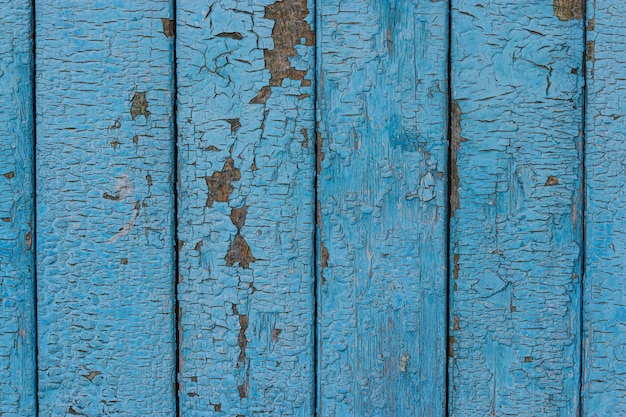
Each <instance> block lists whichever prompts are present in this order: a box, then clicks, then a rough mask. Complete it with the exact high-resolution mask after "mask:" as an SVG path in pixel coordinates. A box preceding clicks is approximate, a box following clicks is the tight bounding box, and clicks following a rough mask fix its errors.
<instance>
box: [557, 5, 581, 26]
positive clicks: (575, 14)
mask: <svg viewBox="0 0 626 417" xmlns="http://www.w3.org/2000/svg"><path fill="white" fill-rule="evenodd" d="M583 11H584V2H583V0H554V15H555V16H556V17H558V18H559V20H563V21H568V20H580V19H582V18H583Z"/></svg>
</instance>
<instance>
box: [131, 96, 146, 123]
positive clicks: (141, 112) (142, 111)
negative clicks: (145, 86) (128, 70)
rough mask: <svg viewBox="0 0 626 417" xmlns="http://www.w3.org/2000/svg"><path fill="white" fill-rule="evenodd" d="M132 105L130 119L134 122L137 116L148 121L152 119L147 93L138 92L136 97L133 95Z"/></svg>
mask: <svg viewBox="0 0 626 417" xmlns="http://www.w3.org/2000/svg"><path fill="white" fill-rule="evenodd" d="M130 104H131V105H130V117H132V118H133V120H135V118H136V117H137V116H144V117H145V118H146V119H148V117H150V112H149V111H148V99H147V97H146V92H145V91H143V92H139V91H138V92H136V93H135V95H133V98H132V100H131V101H130Z"/></svg>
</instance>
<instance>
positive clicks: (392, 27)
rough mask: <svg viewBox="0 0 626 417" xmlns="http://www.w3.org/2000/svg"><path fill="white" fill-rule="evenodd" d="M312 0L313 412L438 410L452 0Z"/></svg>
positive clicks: (441, 399)
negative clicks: (315, 78) (315, 171)
mask: <svg viewBox="0 0 626 417" xmlns="http://www.w3.org/2000/svg"><path fill="white" fill-rule="evenodd" d="M318 7H319V12H318V30H319V31H318V42H317V45H318V48H319V49H318V65H319V69H318V70H319V96H318V110H319V138H318V149H319V154H318V164H319V165H320V172H319V175H318V195H319V207H318V214H317V215H318V228H319V233H320V240H319V248H318V253H319V260H318V262H319V263H318V265H319V276H318V297H319V298H318V305H319V307H320V310H319V323H318V338H319V346H318V361H319V362H318V376H319V382H318V383H319V387H318V389H319V395H318V415H320V416H324V417H330V416H337V417H347V416H358V417H365V416H393V415H396V416H443V415H445V374H446V357H445V355H446V348H445V346H446V343H445V340H446V326H445V323H446V285H447V284H446V282H447V279H446V269H447V268H446V247H447V240H446V236H447V232H446V226H447V208H446V207H447V202H446V183H447V170H446V164H447V142H446V136H447V122H446V121H447V79H446V78H447V45H448V40H447V32H448V28H447V22H448V4H447V2H444V1H440V2H432V1H417V0H409V1H394V0H386V1H378V0H355V1H351V2H345V1H340V0H321V1H320V2H319V6H318Z"/></svg>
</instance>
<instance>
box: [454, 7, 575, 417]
mask: <svg viewBox="0 0 626 417" xmlns="http://www.w3.org/2000/svg"><path fill="white" fill-rule="evenodd" d="M577 4H579V3H578V2H575V1H556V2H555V3H554V4H552V2H546V1H543V0H541V1H540V0H531V1H526V2H518V1H512V0H489V1H484V2H481V3H480V4H477V3H476V2H473V1H466V0H456V1H453V2H452V15H451V20H452V31H451V36H452V39H451V60H452V61H451V62H452V74H451V79H452V86H451V90H452V99H453V102H452V106H451V109H452V114H451V120H452V122H451V125H452V128H451V132H452V138H451V164H452V165H451V168H450V169H451V179H452V181H451V185H452V186H451V190H450V195H451V230H450V233H451V254H450V255H451V259H450V262H451V270H452V279H451V283H450V287H451V297H450V331H451V337H450V367H449V370H450V380H449V387H448V388H449V395H450V415H453V416H485V415H511V416H538V415H549V416H575V415H578V414H577V412H578V406H579V401H578V387H579V374H580V370H579V363H580V337H581V329H580V309H581V299H580V296H581V294H580V276H581V255H582V233H581V230H582V228H581V203H582V193H581V190H580V189H581V183H582V166H581V161H582V146H581V145H582V114H583V111H582V105H583V96H582V88H583V62H582V57H583V43H584V41H583V23H582V20H581V18H582V13H581V11H580V10H577V9H576V5H577Z"/></svg>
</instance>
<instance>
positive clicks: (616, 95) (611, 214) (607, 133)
mask: <svg viewBox="0 0 626 417" xmlns="http://www.w3.org/2000/svg"><path fill="white" fill-rule="evenodd" d="M625 15H626V3H624V2H621V1H619V2H618V1H610V0H595V1H588V2H587V61H586V63H587V73H586V75H587V106H586V132H585V158H586V164H585V165H586V176H585V180H586V202H587V204H586V213H585V214H586V216H585V237H586V239H585V248H586V249H585V253H586V257H585V259H586V261H585V280H584V289H583V294H584V310H583V317H584V336H583V337H584V343H583V350H584V355H583V387H582V388H583V390H582V396H583V401H582V409H583V414H582V415H584V416H588V417H599V416H618V415H626V396H625V393H626V379H624V371H625V370H626V336H625V335H624V334H625V333H624V331H625V330H626V327H625V326H626V283H625V282H624V279H623V276H624V267H625V266H626V237H625V235H624V229H622V226H623V225H624V222H625V221H626V207H625V204H626V195H625V194H624V191H625V187H626V178H625V177H624V158H625V157H626V145H625V140H626V124H625V123H624V117H625V116H626V49H625V46H626V38H625V35H626V26H625V25H624V16H625Z"/></svg>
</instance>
